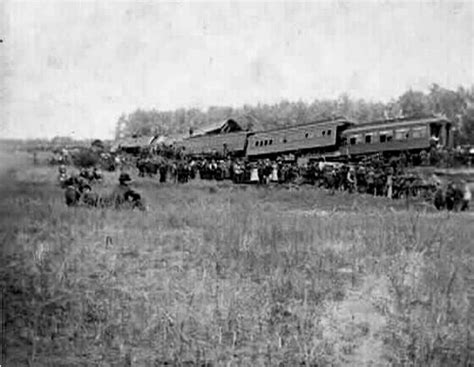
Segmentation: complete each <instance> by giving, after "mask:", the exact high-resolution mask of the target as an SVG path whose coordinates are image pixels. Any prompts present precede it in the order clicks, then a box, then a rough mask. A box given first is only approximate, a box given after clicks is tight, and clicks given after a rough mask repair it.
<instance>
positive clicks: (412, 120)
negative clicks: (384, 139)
mask: <svg viewBox="0 0 474 367" xmlns="http://www.w3.org/2000/svg"><path fill="white" fill-rule="evenodd" d="M432 122H439V123H443V122H444V123H446V122H448V123H449V122H450V121H449V120H448V119H447V118H445V117H439V116H423V117H405V118H394V119H389V120H379V121H372V122H366V123H361V124H356V125H354V126H352V127H350V128H349V129H347V130H346V131H345V132H344V133H346V134H347V133H354V132H359V131H366V130H371V129H378V128H389V127H408V126H412V125H421V124H427V123H432Z"/></svg>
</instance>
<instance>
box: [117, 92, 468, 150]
mask: <svg viewBox="0 0 474 367" xmlns="http://www.w3.org/2000/svg"><path fill="white" fill-rule="evenodd" d="M427 114H440V115H444V116H446V117H447V118H448V119H450V120H451V121H452V122H453V123H454V126H455V143H456V144H474V85H473V86H471V87H470V88H464V87H459V88H458V89H457V90H450V89H446V88H443V87H441V86H439V85H437V84H433V85H432V86H431V87H430V89H429V91H428V92H422V91H416V90H411V89H410V90H408V91H406V92H405V93H403V94H402V95H401V96H400V97H398V98H397V99H393V100H391V101H389V102H386V103H383V102H374V101H366V100H364V99H353V98H351V97H350V96H349V95H347V94H343V95H341V96H340V97H339V98H337V99H315V100H314V101H313V102H311V103H307V102H303V101H297V102H290V101H287V100H283V101H281V102H279V103H275V104H260V103H259V104H257V105H254V106H251V105H244V106H241V107H239V108H232V107H227V106H212V107H209V108H208V109H207V110H201V109H198V108H190V109H185V108H180V109H176V110H174V111H159V110H156V109H152V110H143V109H137V110H136V111H134V112H131V113H129V114H128V115H127V114H122V115H121V116H120V118H119V119H118V121H117V124H116V138H119V137H130V136H134V135H137V136H142V135H173V134H183V133H187V132H188V131H189V130H190V129H194V130H196V129H199V128H200V127H203V126H205V125H208V124H212V123H216V122H219V121H224V120H225V119H227V118H229V117H232V116H239V115H247V116H252V117H254V118H255V119H257V120H258V121H259V122H260V124H261V127H262V128H264V129H269V128H275V127H281V126H288V125H296V124H302V123H307V122H311V121H315V120H319V119H324V118H330V117H332V116H341V115H342V116H345V117H347V118H348V119H352V120H354V121H357V122H369V121H374V120H383V119H388V118H394V117H403V116H405V117H408V116H422V115H427Z"/></svg>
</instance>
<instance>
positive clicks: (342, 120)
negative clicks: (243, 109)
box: [255, 116, 354, 133]
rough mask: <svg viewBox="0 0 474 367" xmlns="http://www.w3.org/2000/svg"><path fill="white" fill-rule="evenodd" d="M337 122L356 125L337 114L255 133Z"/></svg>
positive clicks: (338, 123)
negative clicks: (332, 116)
mask: <svg viewBox="0 0 474 367" xmlns="http://www.w3.org/2000/svg"><path fill="white" fill-rule="evenodd" d="M330 123H332V124H337V125H338V126H340V125H346V124H349V125H354V122H352V121H350V120H349V119H347V118H346V117H344V116H337V117H334V118H326V119H321V120H316V121H312V122H306V123H304V124H297V125H287V126H282V127H276V128H273V129H266V130H259V131H256V132H255V133H267V132H273V131H279V130H288V129H297V128H301V127H304V126H312V125H319V124H330Z"/></svg>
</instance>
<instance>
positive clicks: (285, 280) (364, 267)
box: [0, 154, 474, 367]
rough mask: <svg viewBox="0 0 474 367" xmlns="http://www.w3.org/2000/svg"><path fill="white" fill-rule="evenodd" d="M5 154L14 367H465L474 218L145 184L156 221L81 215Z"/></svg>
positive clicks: (9, 344)
mask: <svg viewBox="0 0 474 367" xmlns="http://www.w3.org/2000/svg"><path fill="white" fill-rule="evenodd" d="M0 159H1V162H2V168H1V174H2V177H1V185H2V186H1V190H2V195H1V199H0V200H1V206H0V208H1V224H0V226H1V227H0V228H1V229H0V230H1V232H0V235H1V239H2V257H1V258H2V260H1V261H2V264H1V267H0V271H1V272H2V274H1V275H2V276H1V281H2V287H3V289H4V292H3V307H4V310H3V311H4V313H3V316H4V321H6V326H5V328H4V333H3V337H4V338H3V344H2V351H3V353H4V355H5V356H6V361H5V360H4V362H5V366H9V367H10V366H28V365H29V366H161V365H176V366H179V365H189V366H202V365H208V366H297V365H305V366H383V365H390V366H391V365H394V366H401V365H416V366H457V365H459V366H464V365H467V364H468V359H469V353H468V346H469V344H470V340H472V339H470V338H472V336H469V335H470V334H469V333H472V325H471V324H470V317H469V315H470V313H472V308H471V307H472V306H470V303H469V294H470V293H471V291H470V289H471V288H472V283H470V282H469V281H468V279H469V278H470V277H471V275H470V274H471V273H472V270H473V265H472V264H473V263H474V262H473V260H474V245H473V239H474V226H473V220H474V216H473V215H472V213H462V214H461V213H457V214H448V213H437V212H434V211H432V210H430V209H429V208H426V207H425V206H413V205H411V206H410V208H409V209H408V210H406V203H405V202H404V201H399V202H392V201H388V200H385V199H374V198H371V197H367V196H361V195H349V194H345V193H336V194H335V195H333V196H331V195H329V194H328V193H326V192H325V191H322V190H317V189H315V188H312V187H301V188H300V189H295V188H285V187H271V188H258V187H248V186H235V185H232V184H229V183H219V184H217V183H213V182H202V181H195V182H192V183H189V184H185V185H172V184H166V185H160V184H159V183H158V182H157V180H154V179H138V178H136V182H135V183H134V186H135V188H136V189H137V190H139V191H140V192H141V193H142V194H143V196H144V197H145V198H146V203H147V205H148V210H147V211H146V212H140V211H133V212H131V211H114V210H110V209H109V210H102V209H100V210H99V209H88V208H68V207H66V205H65V204H64V203H63V195H62V191H61V190H60V189H59V187H57V185H56V182H55V179H56V169H55V168H50V167H46V166H41V167H33V166H31V165H30V164H29V163H28V162H26V161H25V160H24V157H22V156H21V155H18V156H12V155H9V156H7V155H4V154H3V155H2V156H1V158H0ZM116 178H117V174H108V176H107V177H106V180H105V182H104V183H103V184H101V187H99V188H98V189H97V190H99V191H107V190H110V189H111V185H113V184H114V183H115V182H116ZM471 315H472V314H471ZM470 328H471V329H470ZM471 363H472V361H471Z"/></svg>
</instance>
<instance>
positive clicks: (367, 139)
mask: <svg viewBox="0 0 474 367" xmlns="http://www.w3.org/2000/svg"><path fill="white" fill-rule="evenodd" d="M365 143H366V144H370V143H372V134H370V135H369V134H367V135H365Z"/></svg>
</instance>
